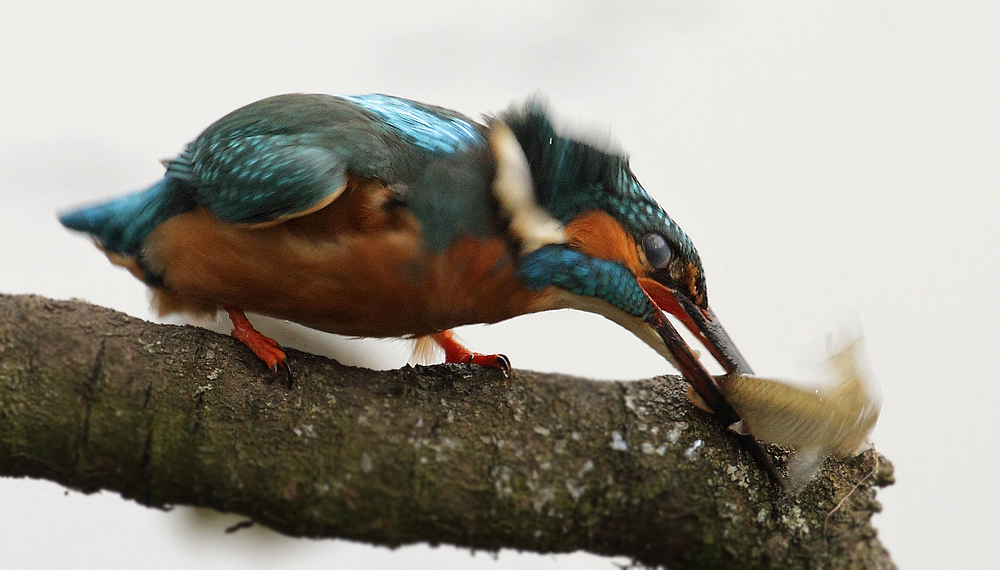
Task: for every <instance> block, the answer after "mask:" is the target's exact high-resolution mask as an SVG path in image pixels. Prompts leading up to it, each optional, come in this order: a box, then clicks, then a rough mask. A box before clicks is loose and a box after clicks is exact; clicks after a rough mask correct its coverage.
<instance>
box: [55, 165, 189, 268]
mask: <svg viewBox="0 0 1000 570" xmlns="http://www.w3.org/2000/svg"><path fill="white" fill-rule="evenodd" d="M178 186H179V185H178V183H177V181H175V180H172V179H170V178H163V179H162V180H160V181H159V182H157V183H156V184H153V185H152V186H150V187H149V188H147V189H145V190H142V191H140V192H136V193H135V194H129V195H127V196H123V197H121V198H116V199H114V200H111V201H109V202H105V203H103V204H97V205H94V206H88V207H85V208H80V209H79V210H74V211H72V212H67V213H65V214H62V215H60V216H59V221H60V222H62V224H63V225H64V226H66V227H67V228H70V229H72V230H77V231H80V232H84V233H87V234H90V235H92V236H94V238H95V239H96V240H97V241H98V242H99V243H100V244H101V247H103V248H104V249H105V250H107V251H109V252H111V253H116V254H119V255H137V254H138V253H139V251H140V249H141V248H142V243H143V241H144V240H145V239H146V237H147V236H149V233H150V232H151V231H153V229H154V228H156V226H158V225H160V224H161V223H163V222H164V221H166V220H167V219H169V218H170V217H172V216H175V215H177V214H178V213H181V212H183V211H186V210H188V209H189V208H190V207H191V202H190V197H188V196H187V195H185V193H183V192H179V191H178V190H179V188H178Z"/></svg>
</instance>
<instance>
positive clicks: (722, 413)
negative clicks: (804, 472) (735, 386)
mask: <svg viewBox="0 0 1000 570" xmlns="http://www.w3.org/2000/svg"><path fill="white" fill-rule="evenodd" d="M639 284H640V286H641V287H642V288H643V290H644V291H646V294H647V295H649V297H650V299H652V300H653V302H654V303H655V304H656V305H657V307H658V308H659V309H660V311H657V312H656V313H655V314H653V315H650V316H649V317H648V318H647V321H648V322H649V324H650V325H651V326H652V327H653V328H654V329H655V330H656V333H657V334H658V335H659V336H660V339H661V340H662V341H663V343H664V345H666V348H667V350H668V351H669V352H670V354H672V355H673V357H674V361H675V362H674V363H675V364H676V366H677V368H678V369H679V370H680V372H681V374H683V375H684V378H685V379H687V381H688V382H689V383H690V384H691V386H692V387H693V388H694V389H695V391H696V392H698V395H699V396H701V398H702V400H704V402H705V404H706V405H707V406H708V407H709V409H711V410H712V412H713V413H714V414H715V416H716V417H717V418H719V420H720V421H722V422H723V424H724V425H727V426H729V425H732V424H733V423H735V422H738V421H739V420H740V417H739V414H737V413H736V410H734V409H733V407H732V405H730V404H729V402H728V401H726V398H725V396H723V394H722V390H720V389H719V385H718V384H716V383H715V380H714V379H713V378H712V376H711V375H710V374H709V373H708V371H707V370H705V367H704V366H703V365H702V364H701V362H700V361H699V360H698V358H697V357H696V356H695V355H694V352H692V350H691V348H690V347H689V346H688V344H687V342H685V341H684V339H683V338H682V337H681V335H680V334H679V333H678V332H677V329H676V328H674V326H673V324H671V322H670V320H669V319H668V318H667V317H666V315H664V314H663V312H662V311H666V312H668V313H670V314H672V315H674V316H675V317H676V318H677V319H678V320H679V321H680V322H682V323H684V326H685V327H687V328H688V330H690V331H691V333H692V334H694V335H695V336H696V337H697V338H698V340H699V341H700V342H701V343H702V344H704V345H705V348H707V349H708V350H709V352H711V353H712V356H713V357H714V358H715V359H716V360H717V361H718V362H719V364H720V365H722V368H723V369H724V370H725V371H726V373H727V374H753V370H752V369H751V368H750V365H749V364H748V363H747V361H746V359H745V358H743V355H742V354H740V351H739V349H738V348H736V344H735V343H733V340H732V339H731V338H730V337H729V334H728V333H726V330H725V329H724V328H722V324H721V323H720V322H719V319H718V318H716V316H715V313H713V312H712V310H711V309H710V308H705V309H702V308H701V307H699V306H697V305H696V304H694V302H692V301H691V300H689V299H688V298H687V297H686V296H684V295H679V294H676V293H675V292H674V291H673V290H671V289H670V288H668V287H666V286H664V285H663V284H661V283H660V282H659V281H655V280H653V279H649V278H640V279H639ZM740 439H741V440H742V442H743V445H744V447H745V448H746V449H747V451H749V452H750V454H751V455H753V456H754V459H756V460H757V462H758V463H759V464H760V465H761V466H762V467H763V468H764V470H765V471H767V473H768V474H769V475H770V476H771V477H772V478H773V479H774V480H775V481H777V482H778V483H779V484H780V485H781V486H782V487H783V488H785V489H787V484H786V483H785V481H784V478H783V477H782V476H781V475H780V474H779V473H778V471H777V469H776V468H775V467H774V463H773V462H772V461H771V458H770V457H768V456H767V454H765V453H764V450H763V449H762V448H761V447H760V444H759V443H758V442H757V440H755V439H754V438H753V436H750V435H746V436H740Z"/></svg>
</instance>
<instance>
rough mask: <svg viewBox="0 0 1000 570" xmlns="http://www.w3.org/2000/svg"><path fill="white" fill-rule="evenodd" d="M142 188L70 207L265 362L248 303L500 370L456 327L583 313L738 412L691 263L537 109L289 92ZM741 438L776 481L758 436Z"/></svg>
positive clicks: (658, 211)
mask: <svg viewBox="0 0 1000 570" xmlns="http://www.w3.org/2000/svg"><path fill="white" fill-rule="evenodd" d="M164 164H165V167H166V172H165V173H164V176H163V178H161V179H160V180H159V181H157V182H155V183H154V184H152V185H151V186H149V187H148V188H146V189H144V190H141V191H138V192H135V193H132V194H129V195H125V196H123V197H119V198H115V199H111V200H109V201H106V202H103V203H99V204H96V205H90V206H86V207H82V208H78V209H74V210H72V211H69V212H66V213H63V214H62V215H60V217H59V219H60V221H61V222H62V224H63V225H64V226H66V227H67V228H69V229H72V230H76V231H79V232H83V233H85V234H89V235H90V236H91V237H92V238H93V240H94V241H95V242H96V245H97V246H98V247H99V248H100V249H101V250H102V251H103V252H104V253H105V254H106V255H107V257H108V258H109V260H110V261H111V262H112V263H114V264H116V265H119V266H122V267H124V268H126V269H128V270H129V271H130V272H131V273H132V274H133V275H134V276H135V277H137V278H138V279H139V280H141V281H143V282H144V283H145V284H146V285H148V286H149V288H150V289H151V290H152V292H153V297H152V299H153V304H154V306H155V307H156V309H157V310H158V311H159V312H160V314H161V315H162V314H168V313H177V312H180V313H188V314H195V315H214V314H217V313H218V312H219V311H220V310H224V311H225V312H227V313H228V315H229V317H230V319H231V320H232V322H233V332H232V334H233V336H234V337H236V338H237V339H239V340H240V341H241V342H242V343H244V344H245V345H246V346H247V347H248V348H249V349H250V350H251V351H252V352H253V353H254V354H255V355H256V356H257V357H258V358H259V359H260V360H261V361H262V362H263V363H264V364H265V365H266V366H267V367H268V368H270V369H272V370H273V371H277V370H278V369H279V368H282V367H285V368H287V365H288V359H287V355H286V354H285V352H284V351H283V350H282V348H281V347H280V346H279V344H278V343H277V342H275V341H274V340H273V339H271V338H268V337H266V336H264V335H263V334H261V333H260V332H258V331H257V330H256V329H255V328H254V327H253V325H252V324H251V323H250V321H249V320H248V319H247V317H246V315H245V312H251V313H256V314H262V315H268V316H271V317H276V318H279V319H284V320H289V321H293V322H296V323H300V324H302V325H305V326H307V327H311V328H314V329H318V330H321V331H326V332H330V333H336V334H342V335H349V336H355V337H377V338H386V337H408V338H417V339H430V340H432V341H433V342H434V343H436V344H438V345H439V346H440V347H442V348H443V349H444V351H445V359H446V362H451V363H465V364H470V365H484V366H488V367H492V368H497V369H500V370H501V371H503V372H504V373H505V374H507V373H509V370H510V362H509V360H508V359H507V358H506V357H505V356H503V355H501V354H483V353H477V352H472V351H470V350H468V349H467V348H465V347H464V346H463V345H461V344H460V343H459V342H458V341H457V340H456V338H455V337H454V335H453V334H452V332H451V331H452V329H454V328H455V327H458V326H461V325H467V324H473V323H495V322H499V321H503V320H506V319H510V318H512V317H515V316H518V315H523V314H527V313H536V312H541V311H548V310H554V309H564V308H571V309H578V310H582V311H587V312H590V313H596V314H598V315H601V316H603V317H606V318H608V319H610V320H611V321H613V322H615V323H617V324H619V325H621V326H622V327H624V328H625V329H627V330H628V331H630V332H631V333H633V334H634V335H635V336H636V337H638V338H639V339H640V340H642V341H643V342H644V343H646V344H647V345H648V346H650V347H651V348H652V349H653V350H655V351H656V352H657V353H659V354H660V355H662V356H663V357H664V358H665V359H666V360H667V361H669V362H670V363H671V364H673V365H674V366H675V367H676V368H677V369H678V370H679V371H680V372H681V373H682V374H683V376H684V377H685V378H686V379H687V381H688V382H689V383H690V384H691V385H692V387H693V388H694V390H695V391H696V392H697V393H698V395H699V396H700V399H701V400H702V401H703V402H704V404H705V405H706V406H707V407H708V408H709V409H710V410H711V411H712V412H713V413H714V414H715V415H716V416H717V417H718V418H719V419H720V421H722V422H723V423H724V424H725V425H730V424H735V423H736V422H738V421H739V420H740V417H739V416H738V414H737V413H736V411H735V410H734V409H733V407H732V406H731V405H730V404H729V402H728V401H727V400H726V398H725V396H724V395H723V393H722V391H721V390H720V388H719V386H718V384H717V383H716V382H715V381H714V380H713V378H712V377H711V376H710V375H709V373H708V372H707V371H706V369H705V368H704V366H703V365H702V364H701V362H700V361H699V358H698V356H697V355H696V354H695V353H694V352H693V351H692V349H691V348H690V347H689V346H688V344H687V343H686V341H685V340H684V339H683V338H682V337H681V336H680V335H679V333H678V331H677V330H676V328H675V327H674V325H673V324H672V323H671V322H670V320H669V319H668V318H667V315H668V314H669V315H672V316H673V317H675V318H676V319H677V321H678V322H680V323H681V324H683V325H684V326H685V327H686V328H687V329H688V330H689V331H690V332H691V333H692V334H693V335H694V337H695V338H696V339H697V340H698V341H699V342H700V343H702V344H703V345H704V346H705V347H706V348H707V349H708V351H709V352H710V353H711V355H712V356H713V357H714V358H715V359H716V360H717V361H718V362H719V363H720V364H721V366H722V368H723V369H724V370H725V371H726V373H730V374H743V375H748V374H752V373H753V371H752V370H751V368H750V366H749V364H748V363H747V361H746V360H745V359H744V358H743V356H742V355H741V354H740V352H739V350H738V349H737V348H736V345H735V344H734V342H733V341H732V339H731V338H730V337H729V335H728V334H727V333H726V331H725V329H724V328H723V327H722V325H721V324H720V322H719V319H718V318H717V317H716V315H715V314H714V312H713V311H712V309H711V308H710V306H709V304H708V296H707V289H706V281H705V275H704V270H703V267H702V262H701V259H700V257H699V255H698V252H697V250H696V249H695V246H694V244H693V243H692V241H691V239H690V238H689V237H688V235H687V234H686V233H685V232H684V231H683V230H682V229H681V228H680V226H679V225H678V224H677V223H676V222H674V220H673V219H672V218H671V217H670V216H669V215H667V213H666V212H665V211H664V209H663V208H662V207H661V206H660V205H659V204H658V203H657V202H656V201H655V200H654V199H653V198H652V197H651V196H650V195H649V193H648V192H647V191H646V190H645V189H644V188H643V186H642V185H641V184H640V183H639V181H638V179H637V178H636V176H635V175H634V174H633V172H632V170H631V167H630V165H629V161H628V159H627V157H626V156H625V155H624V154H623V153H621V152H617V151H615V150H609V149H607V148H602V147H601V145H598V144H594V143H591V142H588V141H587V140H585V137H574V136H572V135H571V134H565V133H562V131H561V130H560V129H557V127H556V125H555V124H554V122H553V120H552V118H551V116H550V113H549V111H548V109H547V105H546V104H545V103H544V102H542V101H540V100H539V99H538V98H534V99H530V100H528V101H527V102H526V103H523V104H516V105H513V106H511V107H510V108H508V109H507V110H505V111H502V112H499V113H496V114H493V115H489V116H485V117H484V119H483V120H482V121H481V122H480V121H476V120H473V119H471V118H469V117H467V116H465V115H463V114H461V113H458V112H456V111H452V110H449V109H445V108H442V107H438V106H434V105H429V104H424V103H420V102H417V101H413V100H409V99H405V98H401V97H396V96H391V95H384V94H366V95H325V94H286V95H278V96H273V97H269V98H266V99H263V100H260V101H257V102H254V103H251V104H249V105H246V106H244V107H242V108H239V109H237V110H235V111H233V112H231V113H229V114H228V115H225V116H224V117H222V118H221V119H219V120H218V121H216V122H215V123H213V124H212V125H210V126H209V127H208V128H207V129H206V130H205V131H204V132H202V133H201V134H200V135H199V136H198V137H197V138H195V139H194V140H193V142H191V143H189V144H188V145H187V146H186V148H185V149H184V150H183V151H182V152H181V153H180V154H179V155H178V156H177V157H176V158H174V159H172V160H169V161H164ZM743 439H744V440H743V443H744V445H745V446H746V448H747V449H748V450H749V451H750V452H751V453H752V455H753V456H754V457H755V458H756V459H757V460H758V461H759V462H760V463H761V465H762V466H763V467H764V468H765V470H766V471H767V472H768V473H769V474H770V475H771V476H772V477H773V478H775V480H778V481H779V482H780V475H778V474H777V471H776V470H775V468H774V466H773V464H772V463H771V461H770V459H769V457H768V456H767V455H766V454H765V453H764V452H763V450H762V449H761V448H760V446H759V444H757V443H756V441H755V440H753V438H752V437H744V438H743Z"/></svg>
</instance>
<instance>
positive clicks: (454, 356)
mask: <svg viewBox="0 0 1000 570" xmlns="http://www.w3.org/2000/svg"><path fill="white" fill-rule="evenodd" d="M431 338H433V339H434V342H436V343H438V345H439V346H440V347H441V348H443V349H444V361H445V362H446V363H449V364H477V365H479V366H485V367H487V368H496V369H498V370H500V372H502V373H503V375H504V377H508V376H510V359H509V358H507V357H506V356H505V355H503V354H481V353H479V352H472V351H471V350H469V349H467V348H465V347H464V346H462V343H460V342H458V339H456V338H455V334H454V333H452V332H451V331H450V330H446V331H441V332H438V333H434V334H432V335H431Z"/></svg>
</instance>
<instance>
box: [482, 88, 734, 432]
mask: <svg viewBox="0 0 1000 570" xmlns="http://www.w3.org/2000/svg"><path fill="white" fill-rule="evenodd" d="M515 141H516V146H515ZM490 146H491V150H492V152H493V154H494V157H495V158H496V163H497V171H498V172H497V177H496V182H495V184H494V193H495V195H496V196H497V198H498V201H499V202H500V205H501V208H502V209H503V210H504V211H505V212H506V213H507V215H508V216H509V217H510V219H511V233H512V234H514V235H515V236H516V237H518V238H519V239H520V240H521V243H522V251H521V257H520V275H521V276H522V278H523V279H524V280H525V281H526V282H527V283H528V284H529V286H532V287H535V288H538V289H541V288H543V287H544V288H546V289H547V290H551V291H555V293H554V297H555V299H556V301H555V303H556V304H558V305H559V306H564V307H573V308H578V309H583V310H587V311H590V312H594V313H598V314H602V315H604V316H605V317H608V318H609V319H611V320H613V321H615V322H617V323H619V324H621V325H622V326H624V327H625V328H627V329H628V330H630V331H631V332H633V333H634V334H636V335H637V336H638V337H639V338H641V339H642V340H643V341H645V342H646V343H647V344H649V345H650V346H651V347H652V348H653V349H654V350H656V351H657V352H659V353H660V354H662V355H663V356H664V357H665V358H666V359H667V360H669V361H670V362H672V363H673V364H674V366H676V367H677V368H678V370H680V371H681V372H682V373H683V374H684V376H685V377H686V378H687V379H688V381H689V382H691V383H692V385H694V387H695V388H696V389H697V390H698V392H699V394H701V395H702V398H703V399H705V401H706V403H708V404H709V405H710V406H711V407H712V408H713V410H716V412H717V413H719V412H720V410H723V408H725V410H729V411H728V412H726V411H725V410H723V413H724V414H725V415H729V414H730V413H732V412H731V408H729V407H728V405H726V404H724V402H719V401H717V400H718V399H720V398H721V393H720V392H718V390H717V389H716V388H715V384H714V382H712V380H711V378H710V377H709V376H708V374H707V372H705V369H704V367H702V365H701V364H700V363H699V362H698V359H697V357H696V356H694V354H693V353H692V351H691V349H690V348H689V347H688V346H687V343H686V342H685V341H684V340H683V339H682V338H681V336H680V335H678V334H677V331H676V330H675V329H674V327H673V326H672V324H671V323H670V321H669V320H668V319H667V318H666V316H665V314H670V315H673V316H674V317H675V318H676V319H677V320H678V321H679V322H681V323H683V325H684V326H685V327H686V328H687V329H688V330H689V331H691V333H692V334H693V335H694V336H695V337H696V338H698V339H699V341H700V342H701V343H702V344H704V345H705V346H706V348H708V350H709V351H710V352H711V353H712V355H713V356H714V357H715V359H716V360H718V361H719V363H720V364H721V365H722V367H723V368H724V369H725V370H726V372H738V373H744V374H746V373H750V372H751V370H750V367H749V366H748V364H747V363H746V361H745V360H744V359H743V357H742V356H741V355H740V353H739V350H737V348H736V346H735V344H734V343H733V341H732V340H731V339H730V337H729V335H727V334H726V332H725V329H723V328H722V326H721V324H720V323H719V320H718V319H717V318H716V316H715V315H714V313H713V312H712V310H711V308H710V307H709V304H708V294H707V290H706V286H705V274H704V270H703V268H702V264H701V259H700V258H699V256H698V252H697V250H695V247H694V244H693V243H692V242H691V240H690V238H689V237H688V236H687V234H685V233H684V231H683V230H681V228H680V227H679V226H678V225H677V224H676V223H675V222H674V221H673V220H672V219H671V218H670V216H668V215H667V214H666V212H664V210H663V208H661V207H660V206H659V204H657V203H656V202H655V201H654V200H653V199H652V198H651V197H650V196H649V194H647V193H646V191H645V190H644V189H643V188H642V186H641V185H640V184H639V182H638V180H636V178H635V176H634V175H633V174H632V171H631V169H630V168H629V164H628V160H627V159H626V158H625V157H624V156H622V155H621V154H616V153H613V152H607V151H604V150H601V149H599V148H597V147H595V146H593V145H590V144H587V143H584V142H581V141H578V140H574V139H572V138H567V137H563V136H560V135H559V134H558V133H557V132H556V131H555V129H554V128H553V126H552V124H551V121H550V120H549V118H548V116H547V114H546V113H545V112H544V109H543V108H542V106H541V105H540V104H538V103H529V104H528V105H527V106H525V107H523V108H519V109H515V110H512V111H509V112H508V113H506V114H504V115H501V116H500V117H499V118H498V119H494V121H493V122H492V130H491V139H490ZM525 186H530V187H529V188H527V189H525V188H524V187H525ZM706 392H710V393H706ZM713 404H715V405H713ZM717 408H718V409H717ZM722 419H723V420H725V419H727V418H725V417H723V418H722ZM733 421H735V420H733Z"/></svg>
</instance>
